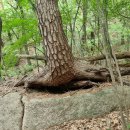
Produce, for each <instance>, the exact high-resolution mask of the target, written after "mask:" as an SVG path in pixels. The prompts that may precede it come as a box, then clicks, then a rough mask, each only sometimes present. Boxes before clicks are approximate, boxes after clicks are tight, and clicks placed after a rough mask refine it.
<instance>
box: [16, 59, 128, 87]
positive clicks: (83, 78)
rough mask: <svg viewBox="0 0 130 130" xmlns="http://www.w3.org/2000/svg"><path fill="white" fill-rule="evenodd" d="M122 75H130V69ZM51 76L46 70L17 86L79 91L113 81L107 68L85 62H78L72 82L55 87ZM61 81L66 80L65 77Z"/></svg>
mask: <svg viewBox="0 0 130 130" xmlns="http://www.w3.org/2000/svg"><path fill="white" fill-rule="evenodd" d="M121 75H122V76H124V75H130V69H125V70H121ZM50 76H51V74H50V72H49V71H47V68H45V70H44V72H42V73H41V74H39V75H37V76H35V77H34V76H32V77H31V78H25V79H22V80H20V81H19V82H18V83H16V84H15V87H16V86H20V85H23V84H25V87H26V88H37V87H43V88H44V87H45V88H58V89H59V88H61V87H62V88H69V89H76V88H77V89H79V88H83V87H90V86H97V85H98V83H99V82H106V81H111V78H110V73H109V71H108V69H107V68H101V67H100V66H92V65H88V64H86V62H84V61H82V62H81V61H76V62H75V66H74V76H73V77H72V76H71V77H70V78H72V79H71V80H70V82H66V84H59V85H55V84H57V83H55V81H53V80H52V79H51V78H50ZM60 80H64V76H63V77H61V79H60Z"/></svg>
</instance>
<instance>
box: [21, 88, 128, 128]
mask: <svg viewBox="0 0 130 130" xmlns="http://www.w3.org/2000/svg"><path fill="white" fill-rule="evenodd" d="M125 90H126V92H127V93H129V94H128V95H127V97H126V102H127V105H128V106H130V88H128V87H125ZM23 102H24V118H23V127H22V129H23V130H44V129H45V128H49V127H51V126H53V125H59V124H61V123H63V122H67V121H69V120H75V119H76V120H77V119H83V118H91V117H95V116H99V115H103V114H105V113H109V112H111V111H113V110H115V109H116V108H118V100H117V96H116V94H115V93H114V91H113V90H112V89H105V90H102V91H100V92H97V93H96V94H88V93H86V94H79V95H73V96H68V97H62V98H43V99H42V98H32V99H28V97H26V96H25V97H24V98H23ZM122 103H123V102H122Z"/></svg>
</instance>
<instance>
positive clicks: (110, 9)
mask: <svg viewBox="0 0 130 130" xmlns="http://www.w3.org/2000/svg"><path fill="white" fill-rule="evenodd" d="M106 2H107V3H106ZM3 4H4V10H2V11H0V16H1V17H2V20H3V34H2V38H3V41H4V43H5V44H4V47H3V50H2V51H3V58H2V59H3V66H4V67H2V68H3V69H4V70H11V69H12V67H14V66H15V65H16V64H17V63H18V62H19V59H18V58H17V57H16V54H19V53H25V52H24V47H25V45H28V46H36V48H38V49H40V50H42V51H43V49H42V47H41V46H40V44H39V43H40V42H41V36H40V33H39V29H38V20H37V17H36V12H35V7H33V6H32V5H35V3H34V0H18V1H17V2H16V1H15V0H14V1H8V0H3ZM84 4H86V2H85V1H84V0H60V1H59V9H60V12H61V16H62V22H63V27H64V30H65V32H66V34H67V37H68V41H69V43H70V44H71V45H72V47H73V48H72V50H73V52H74V54H76V55H77V54H79V52H81V53H83V54H85V55H93V54H97V53H99V52H100V51H102V48H99V47H98V46H99V44H100V43H101V39H102V37H101V26H100V23H99V21H98V19H99V16H98V14H99V13H100V12H99V7H100V8H101V9H102V8H103V7H105V8H106V9H107V13H108V14H107V15H108V19H107V22H108V24H109V27H108V28H109V32H110V38H111V41H112V44H113V45H117V46H118V45H120V43H121V36H124V40H125V42H127V43H128V42H130V41H128V40H127V39H129V37H130V18H129V16H130V1H129V0H116V1H113V0H107V1H106V0H91V1H89V0H88V2H87V5H86V7H87V14H86V19H87V21H86V27H87V28H86V32H87V42H86V43H83V41H82V38H83V6H84ZM98 6H99V7H98ZM98 29H99V30H98ZM98 31H99V32H98ZM92 32H93V33H94V38H95V39H92V37H91V33H92ZM72 33H73V35H72ZM126 48H129V44H125V45H122V46H121V48H120V49H118V50H119V51H125V50H126ZM81 50H82V51H81ZM77 52H78V53H77ZM39 53H41V52H39ZM3 73H4V72H3ZM9 73H10V72H9Z"/></svg>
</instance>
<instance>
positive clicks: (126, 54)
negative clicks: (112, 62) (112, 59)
mask: <svg viewBox="0 0 130 130" xmlns="http://www.w3.org/2000/svg"><path fill="white" fill-rule="evenodd" d="M115 55H116V58H117V59H126V58H130V52H123V53H119V54H115ZM84 59H87V60H88V61H97V60H104V59H105V56H104V55H99V56H93V57H87V58H84Z"/></svg>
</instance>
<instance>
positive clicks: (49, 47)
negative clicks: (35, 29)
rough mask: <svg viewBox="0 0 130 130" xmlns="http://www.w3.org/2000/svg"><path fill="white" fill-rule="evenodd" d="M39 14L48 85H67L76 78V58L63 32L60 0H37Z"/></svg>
mask: <svg viewBox="0 0 130 130" xmlns="http://www.w3.org/2000/svg"><path fill="white" fill-rule="evenodd" d="M37 14H38V19H39V28H40V31H41V34H42V37H43V44H44V46H45V49H46V58H47V59H46V60H47V67H48V70H49V71H48V74H47V75H46V77H45V78H46V79H47V84H48V85H51V86H58V85H61V84H65V83H67V82H69V81H71V80H72V79H73V77H74V70H73V66H74V58H73V55H72V53H71V49H70V47H69V45H68V41H67V37H66V36H65V34H64V31H63V27H62V20H61V16H60V12H59V10H58V0H37Z"/></svg>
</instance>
